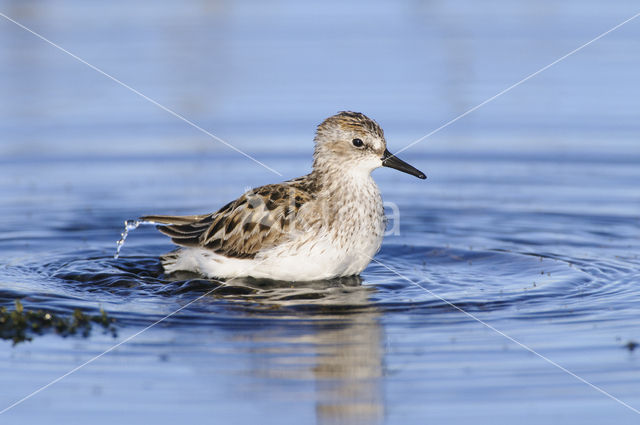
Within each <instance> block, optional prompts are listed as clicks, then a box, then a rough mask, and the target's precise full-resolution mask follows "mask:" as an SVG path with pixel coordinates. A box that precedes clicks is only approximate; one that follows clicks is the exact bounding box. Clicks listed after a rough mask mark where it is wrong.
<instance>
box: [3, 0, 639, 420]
mask: <svg viewBox="0 0 640 425" xmlns="http://www.w3.org/2000/svg"><path fill="white" fill-rule="evenodd" d="M0 5H1V6H2V9H1V11H2V12H3V13H6V14H9V15H11V16H12V17H14V18H16V19H19V20H21V22H23V23H25V24H27V25H29V26H32V27H34V29H36V30H38V31H41V32H43V33H46V34H47V35H48V36H49V37H51V38H52V39H55V41H56V42H59V43H60V44H62V45H64V46H65V48H68V49H70V50H71V51H73V52H74V53H76V54H78V55H80V56H82V57H83V58H84V59H86V60H88V61H89V62H91V63H95V64H96V65H97V66H101V67H103V68H104V69H105V70H106V71H108V72H112V73H114V74H117V77H118V78H121V79H122V80H123V81H126V82H127V83H128V84H131V85H132V86H134V87H136V88H137V89H139V90H141V91H142V92H144V93H145V94H147V95H149V96H151V97H153V98H154V99H156V100H158V101H160V102H162V103H164V104H167V105H169V106H171V107H172V108H175V109H176V110H179V111H180V113H184V114H185V115H186V116H188V117H189V118H190V119H193V120H195V121H196V122H198V123H199V124H200V125H203V127H205V128H207V129H209V130H211V131H213V132H214V133H216V134H217V135H219V136H221V137H223V138H225V140H228V141H229V142H231V143H233V144H234V145H236V146H238V147H239V148H241V149H243V150H246V151H247V152H250V153H251V154H252V155H255V156H256V158H258V159H259V160H260V161H263V162H265V163H266V164H268V165H269V166H270V167H272V168H274V169H275V170H277V171H278V172H280V173H281V174H282V175H283V177H279V176H277V175H274V174H273V173H271V172H270V171H268V170H265V169H264V168H261V167H260V166H258V165H256V164H255V163H253V162H251V161H249V160H247V159H246V158H244V157H242V156H240V155H238V154H236V153H234V152H233V151H230V150H228V149H226V148H225V147H224V146H222V145H220V144H218V143H216V142H214V141H213V140H211V139H209V138H208V137H207V136H205V135H202V134H201V133H199V132H197V131H196V130H194V129H193V128H191V127H189V126H188V125H186V124H184V123H182V122H180V121H179V120H176V119H175V117H172V116H170V115H168V114H166V112H163V111H161V110H159V109H157V108H155V107H154V106H153V105H150V104H149V103H148V102H146V101H144V100H142V99H140V98H137V97H136V96H135V95H134V94H132V93H130V92H128V91H127V90H125V89H123V88H122V87H119V86H117V85H114V83H113V82H112V81H109V80H107V79H105V78H104V77H103V76H100V75H99V74H97V73H95V71H92V70H90V69H88V68H86V67H83V66H82V65H81V64H78V63H77V62H74V61H73V60H72V59H71V58H69V57H68V56H65V55H64V54H62V53H60V52H57V51H55V50H54V49H52V48H51V46H47V45H46V44H43V43H42V41H39V40H37V39H35V38H34V37H33V36H32V35H29V34H27V33H24V32H23V31H22V30H20V29H19V28H17V27H15V25H13V24H10V23H8V22H0V33H1V34H2V37H1V38H0V40H1V41H0V57H1V58H2V59H1V61H0V72H1V73H2V75H3V79H2V83H0V84H3V90H4V93H5V95H4V96H3V98H2V100H0V110H1V111H2V114H0V116H1V118H0V129H1V131H2V136H1V137H2V143H1V144H0V154H1V156H0V211H1V214H0V235H1V236H0V258H1V260H0V303H1V304H2V305H3V306H11V305H13V303H14V301H15V300H16V299H20V300H21V301H22V303H23V304H24V305H25V307H27V308H44V309H47V310H50V311H53V312H57V313H60V314H70V313H71V312H72V311H73V310H74V309H77V308H80V309H82V310H84V311H88V312H97V311H98V309H99V308H104V309H105V310H106V311H107V312H108V313H109V315H111V316H112V317H114V318H115V319H116V320H117V328H118V336H117V337H116V338H115V339H114V338H113V337H112V336H111V335H110V334H109V333H106V334H104V333H102V332H101V330H100V329H98V328H96V329H94V332H93V333H92V334H91V336H90V337H88V338H80V337H69V338H61V337H59V336H56V335H53V334H45V335H44V336H39V337H35V338H34V340H33V341H32V342H29V343H23V344H18V345H16V346H13V345H12V343H11V342H10V341H3V342H0V358H1V360H2V361H0V375H1V376H2V383H3V385H2V386H0V402H1V404H0V409H2V408H4V407H6V406H8V405H10V404H11V403H13V402H15V401H17V400H19V399H20V398H22V397H24V396H25V395H27V394H29V393H31V392H32V391H34V390H36V389H38V388H40V387H41V386H43V385H45V384H47V383H48V382H50V381H51V380H53V379H55V378H58V377H59V376H61V375H63V374H64V373H66V372H68V371H69V370H71V369H73V368H74V367H76V366H78V365H80V364H82V363H83V362H84V361H86V360H88V359H90V358H91V357H93V356H95V355H98V354H100V353H102V352H103V351H104V350H106V349H108V348H110V347H111V346H113V345H114V344H116V343H118V342H120V341H124V340H125V339H126V338H128V337H130V336H132V335H134V334H135V333H137V332H139V331H140V330H142V329H144V328H145V327H146V326H149V325H150V324H152V323H154V322H156V321H157V320H159V319H162V318H163V317H165V316H166V315H168V314H170V313H172V312H174V311H176V310H177V309H180V308H182V310H181V311H180V312H179V313H178V314H175V315H172V316H171V317H169V318H167V319H166V320H164V321H163V322H162V323H160V324H158V325H156V326H154V327H152V328H151V329H149V330H147V331H145V332H144V333H142V334H140V335H138V336H136V337H135V338H133V339H132V340H131V341H129V342H127V343H125V344H123V345H121V346H120V347H118V348H117V349H116V350H114V351H113V352H110V353H108V354H106V355H104V356H103V357H101V358H100V359H98V360H96V361H95V362H93V363H92V364H90V365H88V366H86V367H84V368H82V369H81V370H79V371H78V372H76V373H74V374H72V375H70V376H68V377H66V378H65V379H64V380H62V381H60V382H58V383H56V384H55V385H53V386H51V387H50V388H48V389H46V390H44V391H42V392H41V393H39V394H37V395H36V396H34V397H33V398H31V399H29V400H27V401H25V402H24V403H22V404H20V405H19V406H17V407H15V408H13V409H11V410H10V411H8V412H7V413H4V414H3V415H4V417H3V419H6V420H7V421H22V422H43V421H50V422H51V421H53V422H61V421H63V420H64V421H66V422H69V423H81V422H82V423H86V422H88V421H91V422H92V423H114V422H123V423H141V422H144V423H147V422H152V421H153V422H154V423H175V421H176V420H179V421H181V422H184V421H194V422H202V421H206V420H210V421H214V422H215V423H217V422H220V423H238V424H241V423H366V424H375V423H389V424H409V423H416V424H417V423H420V424H422V423H427V422H433V423H444V422H445V421H446V422H447V423H487V422H491V423H513V422H514V421H517V422H518V423H532V424H533V423H536V424H537V423H558V422H560V421H564V422H569V423H574V422H580V423H585V424H590V423H593V424H601V423H613V422H615V423H621V424H622V423H636V422H637V421H638V416H637V414H635V413H633V412H632V411H631V410H629V409H627V408H626V407H624V406H622V405H620V404H619V403H616V402H615V401H614V400H612V399H611V398H608V397H606V396H604V395H603V394H601V393H599V392H597V391H595V390H594V389H593V388H591V387H589V386H588V385H586V384H584V383H583V382H580V381H579V380H577V379H575V378H574V377H572V376H570V375H568V374H567V373H565V372H563V371H562V370H560V369H558V368H557V367H554V366H553V365H551V364H549V363H548V362H545V361H544V360H542V359H541V358H540V357H537V356H535V355H534V354H532V353H531V352H528V351H526V350H524V349H522V347H520V346H518V345H517V344H515V343H513V342H512V341H510V340H509V339H507V338H505V337H504V336H502V335H500V334H498V333H496V332H495V331H493V330H491V329H489V328H488V327H487V326H485V325H483V324H482V323H480V322H479V321H483V322H486V323H487V324H490V325H491V326H493V327H495V328H496V329H498V330H499V331H501V332H503V333H505V334H507V335H509V336H511V337H513V338H515V339H516V340H518V341H520V342H522V343H523V344H526V345H527V346H529V347H531V349H533V350H535V351H536V352H538V353H540V354H541V355H543V356H546V357H548V358H549V359H551V360H553V361H554V362H557V363H558V364H559V365H561V366H563V367H565V368H567V369H568V370H570V371H571V372H573V373H575V374H577V375H579V376H580V377H582V378H584V379H585V380H587V381H589V382H591V383H593V384H594V385H597V386H598V387H600V388H602V389H603V390H605V391H607V392H608V393H610V394H611V395H613V396H615V397H617V398H619V399H620V400H622V401H624V402H626V403H628V404H629V405H631V406H633V407H635V408H640V392H638V383H639V382H640V364H639V359H638V350H630V349H628V348H627V344H628V343H629V342H630V341H639V340H640V332H639V329H640V309H639V308H638V306H639V305H640V292H639V291H638V289H637V286H638V283H639V282H640V257H639V253H640V238H639V237H640V185H639V184H638V182H640V167H639V166H638V164H639V163H640V145H638V142H637V135H638V134H639V130H640V128H639V126H638V120H637V116H638V112H640V103H639V101H638V99H640V93H638V87H640V85H638V84H637V75H640V73H639V72H638V71H640V62H639V61H638V58H639V57H640V55H637V54H633V53H634V52H636V53H637V52H638V48H639V46H640V44H639V42H638V35H639V34H640V29H639V28H640V27H639V26H638V24H636V23H630V24H629V25H628V26H626V27H623V28H621V29H620V30H619V31H618V32H616V33H612V34H611V35H610V36H608V37H607V38H605V39H602V40H601V41H599V42H598V43H597V44H594V45H593V46H592V47H589V48H588V49H585V50H584V51H583V52H581V53H580V54H577V55H576V56H575V57H572V58H571V59H570V60H567V61H566V62H563V63H562V64H559V65H558V66H557V68H553V69H550V70H549V71H547V72H546V73H545V74H541V75H540V76H539V78H538V77H536V79H532V80H531V81H529V82H527V83H526V84H523V85H522V87H519V88H517V89H515V90H514V91H513V92H510V93H509V94H507V95H504V97H503V98H500V99H499V100H496V101H495V102H494V103H491V104H490V105H487V106H486V107H484V108H483V109H481V110H478V111H477V112H476V113H474V114H472V115H469V116H468V117H466V118H465V119H463V120H461V121H459V122H458V123H456V124H455V125H454V126H451V127H450V128H448V129H446V130H444V131H443V132H442V133H439V134H438V135H436V136H433V138H430V139H428V140H427V141H425V142H424V143H421V144H418V145H416V146H415V147H414V148H412V149H409V150H407V151H406V152H404V153H403V155H402V157H403V159H406V160H407V161H408V162H410V163H412V164H413V165H415V166H416V167H417V168H419V169H422V170H424V171H425V172H426V173H427V175H428V176H429V179H428V180H427V181H426V182H424V181H420V180H417V179H414V178H412V177H410V176H407V175H404V174H401V173H398V172H395V171H394V170H389V169H383V170H377V171H375V172H374V177H375V179H376V180H377V181H378V182H379V185H380V187H381V191H382V193H383V195H384V198H385V200H386V201H388V202H394V203H395V204H397V205H398V207H399V211H400V233H399V234H398V235H391V236H389V237H388V238H387V239H385V242H384V245H383V247H382V249H381V251H380V253H379V254H378V255H377V256H376V260H378V261H379V263H376V262H374V263H372V264H371V265H370V266H369V267H368V268H367V269H366V270H365V272H364V273H363V274H362V276H361V278H360V279H357V278H354V279H342V280H335V281H325V282H315V283H312V284H305V285H299V284H291V283H289V282H279V283H275V282H268V281H259V280H253V279H237V280H235V281H233V282H229V284H227V285H226V286H222V287H219V283H217V282H215V281H209V280H206V279H202V278H200V277H199V276H195V275H189V274H185V275H180V276H171V277H169V276H164V275H163V274H162V270H161V267H160V264H159V260H158V256H159V255H161V254H163V253H165V252H167V251H169V250H170V249H171V248H172V247H171V244H170V243H169V242H168V241H167V239H166V238H165V237H164V236H162V235H160V234H159V233H157V232H156V231H155V230H153V229H152V228H150V227H141V228H139V229H138V230H136V231H134V232H132V233H131V235H130V236H129V238H128V240H127V243H126V245H125V246H124V248H123V250H122V256H121V258H120V259H118V260H114V259H113V254H114V250H115V241H116V240H117V239H118V237H119V234H120V232H121V231H122V223H123V221H124V220H125V219H131V218H135V217H138V216H140V215H143V214H149V213H166V214H194V213H205V212H209V211H212V210H214V209H217V208H219V207H220V206H222V205H224V204H225V203H226V202H228V201H229V200H231V199H233V198H235V197H237V196H238V195H239V194H241V193H242V192H243V191H244V190H245V189H246V188H248V187H255V186H258V185H261V184H265V183H270V182H276V181H279V180H282V179H284V178H292V177H297V176H299V175H302V174H304V173H306V172H308V171H309V167H310V163H311V151H312V143H311V139H312V137H313V130H314V126H315V125H316V124H317V123H318V122H319V121H321V120H322V119H323V118H324V117H325V116H328V115H330V114H333V113H335V112H336V111H337V110H340V109H355V110H361V111H363V112H365V113H367V114H369V115H371V116H372V117H373V118H375V119H377V120H378V121H379V122H380V123H381V124H382V126H383V128H385V131H386V135H387V139H388V141H389V145H390V146H389V147H390V149H391V150H392V151H395V150H399V149H400V148H402V147H403V146H405V145H407V144H409V143H410V142H411V141H412V140H415V139H416V138H418V137H420V136H422V135H423V134H425V133H427V132H428V131H430V130H432V129H433V128H435V127H437V126H439V125H440V124H441V123H443V122H445V121H446V120H447V119H450V118H453V117H454V116H456V115H457V114H458V113H462V112H464V111H465V110H466V109H468V108H469V107H472V106H474V105H475V104H478V103H480V102H481V101H483V100H484V99H486V98H488V97H490V96H492V95H494V94H495V93H497V92H498V91H500V90H501V89H503V88H505V87H507V86H508V85H510V84H512V83H513V82H515V81H517V80H518V79H520V78H522V77H524V76H525V75H527V74H528V73H531V72H533V71H535V70H536V69H538V68H540V67H542V66H544V65H546V64H547V63H549V62H551V61H553V60H554V59H556V58H557V57H559V56H561V55H563V54H565V53H566V52H568V51H570V50H572V49H573V48H575V47H577V46H578V45H580V44H581V43H583V42H586V41H588V40H589V39H590V38H592V37H594V36H596V35H597V34H599V33H600V32H603V31H605V30H607V29H608V28H610V27H612V26H613V25H616V24H617V23H619V22H620V21H622V20H624V19H626V18H628V17H629V16H631V15H633V14H634V13H636V12H637V11H636V10H633V7H634V3H633V2H617V3H616V4H615V5H608V6H607V7H604V6H603V5H601V4H600V3H598V2H587V3H585V2H564V3H563V4H562V5H558V4H556V3H555V2H542V3H536V6H533V5H531V4H529V3H526V2H516V3H513V2H496V3H495V4H493V5H492V7H490V8H485V7H480V6H479V5H475V4H474V3H473V2H465V1H460V2H447V4H446V5H445V4H444V3H439V2H406V3H398V4H395V3H394V4H386V3H377V2H374V3H371V4H370V3H367V7H366V8H365V7H359V5H351V6H345V7H346V9H344V10H343V11H342V12H341V13H337V12H336V10H335V8H336V7H337V5H330V4H324V3H323V4H322V5H314V6H304V7H302V6H299V5H297V6H296V5H293V4H290V3H288V2H282V3H277V4H275V5H274V6H273V7H269V8H265V6H262V5H261V3H260V2H246V3H245V2H243V3H241V4H235V3H234V4H230V3H226V2H214V3H209V2H198V1H193V2H186V3H181V4H180V5H178V4H174V3H169V2H166V3H162V4H161V7H160V6H158V7H154V8H153V9H149V8H146V7H142V6H132V5H128V4H127V5H126V7H125V4H124V3H121V2H114V3H110V4H109V5H106V4H105V5H102V6H101V8H102V9H101V10H100V11H99V13H98V12H97V11H96V10H93V9H90V8H88V6H84V5H83V4H81V2H77V1H68V2H51V3H47V4H46V5H42V4H40V3H35V2H13V1H2V2H0ZM360 6H362V5H360ZM341 7H342V6H341ZM123 10H126V11H127V13H123V12H122V11H123ZM341 10H342V9H341ZM340 65H342V66H340ZM390 269H391V270H390ZM215 288H218V289H215ZM213 289H215V291H213V292H211V293H209V294H208V295H205V296H203V295H204V294H207V293H208V292H210V291H212V290H213ZM434 294H436V295H437V296H434ZM199 297H200V298H199ZM194 300H195V301H194ZM452 304H453V305H455V306H456V307H458V308H461V309H463V310H464V311H466V312H468V313H469V314H471V315H473V316H474V317H475V318H476V319H478V320H474V319H473V318H471V317H469V316H468V315H465V314H463V313H461V312H460V311H459V310H457V309H456V308H455V307H454V306H452Z"/></svg>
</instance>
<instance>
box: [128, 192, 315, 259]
mask: <svg viewBox="0 0 640 425" xmlns="http://www.w3.org/2000/svg"><path fill="white" fill-rule="evenodd" d="M293 182H294V184H288V183H283V184H277V185H268V186H262V187H260V188H258V189H255V190H253V191H250V192H247V193H245V194H244V195H242V196H241V197H240V198H238V199H237V200H235V201H233V202H230V203H229V204H227V205H225V206H224V207H222V208H221V209H220V210H219V211H217V212H215V213H213V214H208V215H198V216H182V217H181V216H178V217H172V216H146V217H141V218H142V219H143V220H148V221H153V222H156V223H160V224H165V225H163V226H158V229H159V230H160V231H161V232H162V233H164V234H166V235H168V236H170V237H171V240H172V241H173V242H174V243H176V244H178V245H182V246H199V247H203V248H207V249H210V250H212V251H214V252H217V253H219V254H222V255H225V256H227V257H235V258H253V257H254V256H255V255H256V253H257V252H258V251H260V250H261V249H264V248H268V247H271V246H275V245H277V244H278V243H280V242H282V241H283V240H284V239H285V238H286V236H287V234H288V233H289V231H290V229H291V225H292V223H293V220H294V218H295V216H296V214H297V213H298V210H299V209H300V208H301V207H302V206H303V205H304V204H305V203H306V202H308V201H309V200H311V199H312V195H311V194H310V192H309V191H307V190H305V189H306V187H303V186H301V185H299V184H295V182H297V181H295V180H294V181H293Z"/></svg>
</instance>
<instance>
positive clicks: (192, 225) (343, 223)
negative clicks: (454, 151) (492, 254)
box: [141, 112, 426, 281]
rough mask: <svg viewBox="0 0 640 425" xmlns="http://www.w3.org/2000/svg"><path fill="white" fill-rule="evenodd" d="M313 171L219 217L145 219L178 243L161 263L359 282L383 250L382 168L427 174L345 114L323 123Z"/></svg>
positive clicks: (261, 191) (172, 267) (245, 199)
mask: <svg viewBox="0 0 640 425" xmlns="http://www.w3.org/2000/svg"><path fill="white" fill-rule="evenodd" d="M313 158H314V161H313V171H312V172H311V173H310V174H307V175H306V176H303V177H299V178H297V179H293V180H289V181H285V182H282V183H278V184H270V185H266V186H262V187H259V188H257V189H252V190H250V191H248V192H246V193H245V194H243V195H242V196H240V197H239V198H238V199H236V200H235V201H232V202H230V203H228V204H227V205H225V206H224V207H222V208H221V209H220V210H218V211H217V212H214V213H211V214H204V215H192V216H165V215H149V216H145V217H141V220H144V221H147V222H153V223H156V224H159V226H158V229H159V230H160V231H161V232H162V233H164V234H166V235H168V236H170V237H171V240H172V241H173V242H174V243H175V244H177V245H179V246H180V248H179V249H178V250H176V251H174V252H171V253H169V254H166V255H164V256H163V257H162V264H163V267H164V270H165V272H166V273H172V272H175V271H178V270H186V271H193V272H197V273H200V274H203V275H205V276H207V277H212V278H234V277H243V276H251V277H255V278H268V279H277V280H290V281H309V280H320V279H331V278H335V277H342V276H351V275H357V274H359V273H360V272H362V270H364V268H365V267H366V266H367V265H368V264H369V262H370V261H371V259H372V257H373V256H374V255H375V253H376V252H377V251H378V250H379V249H380V245H381V244H382V237H383V234H384V231H385V225H386V223H385V216H384V209H383V205H382V197H381V196H380V192H379V190H378V186H377V185H376V183H375V182H374V180H373V178H372V177H371V172H372V171H373V170H374V169H376V168H378V167H381V166H384V167H391V168H395V169H397V170H400V171H403V172H405V173H408V174H412V175H414V176H416V177H418V178H420V179H425V178H426V176H425V175H424V174H423V173H422V172H421V171H419V170H417V169H416V168H414V167H412V166H411V165H409V164H407V163H406V162H404V161H402V160H400V159H398V158H397V157H395V156H394V155H392V154H391V153H390V152H389V151H388V150H387V146H386V140H385V138H384V133H383V131H382V129H381V128H380V126H379V125H378V124H377V123H376V122H375V121H373V120H372V119H370V118H368V117H366V116H365V115H363V114H361V113H357V112H340V113H338V114H337V115H334V116H332V117H329V118H327V119H326V120H325V121H324V122H323V123H322V124H320V125H319V126H318V129H317V131H316V136H315V152H314V155H313Z"/></svg>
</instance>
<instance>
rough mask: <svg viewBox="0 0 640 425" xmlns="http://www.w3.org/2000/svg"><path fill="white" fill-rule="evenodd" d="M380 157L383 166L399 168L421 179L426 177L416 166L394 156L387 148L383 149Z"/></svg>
mask: <svg viewBox="0 0 640 425" xmlns="http://www.w3.org/2000/svg"><path fill="white" fill-rule="evenodd" d="M380 159H382V166H383V167H389V168H395V169H396V170H400V171H402V172H403V173H407V174H411V175H412V176H416V177H417V178H419V179H423V180H424V179H426V178H427V176H425V175H424V173H423V172H422V171H420V170H418V169H417V168H413V167H412V166H411V165H409V164H407V163H406V162H404V161H403V160H401V159H400V158H398V157H397V156H394V155H393V154H392V153H391V152H389V151H388V150H387V149H385V150H384V154H383V156H382V158H380Z"/></svg>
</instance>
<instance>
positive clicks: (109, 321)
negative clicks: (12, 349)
mask: <svg viewBox="0 0 640 425" xmlns="http://www.w3.org/2000/svg"><path fill="white" fill-rule="evenodd" d="M114 323H115V319H113V318H111V317H109V316H108V315H107V313H106V312H105V311H104V310H102V309H100V314H97V315H90V314H85V313H83V312H82V311H80V310H78V309H76V310H74V311H73V313H72V314H70V315H61V314H56V313H51V312H47V311H44V310H25V308H24V306H23V305H22V303H21V302H20V301H19V300H16V301H15V309H14V310H9V309H7V308H6V307H0V338H2V339H10V340H12V341H13V343H14V345H15V344H18V343H20V342H24V341H31V339H32V338H33V336H34V335H42V334H44V333H46V332H55V333H56V334H58V335H60V336H63V337H67V336H70V335H80V336H83V337H88V336H89V335H90V334H91V329H92V327H93V325H94V324H97V325H100V326H101V327H102V328H103V329H104V330H105V332H110V333H111V334H112V335H113V336H114V337H115V336H116V329H115V327H114V326H113V324H114Z"/></svg>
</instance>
